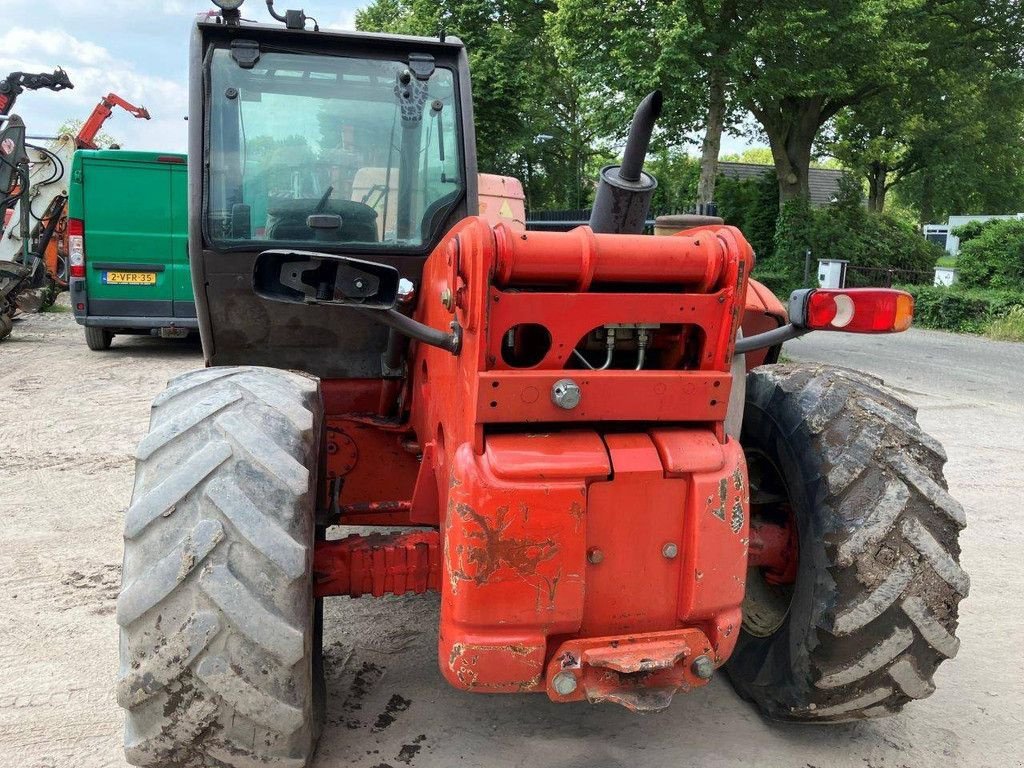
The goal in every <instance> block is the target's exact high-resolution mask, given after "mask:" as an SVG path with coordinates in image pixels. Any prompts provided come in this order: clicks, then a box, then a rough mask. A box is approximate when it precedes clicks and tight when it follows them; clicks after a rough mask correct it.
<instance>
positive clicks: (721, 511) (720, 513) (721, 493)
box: [708, 477, 729, 522]
mask: <svg viewBox="0 0 1024 768" xmlns="http://www.w3.org/2000/svg"><path fill="white" fill-rule="evenodd" d="M728 498H729V481H728V480H727V479H726V478H724V477H723V478H722V479H721V480H719V482H718V506H717V507H715V508H714V509H712V510H711V514H713V515H714V516H715V517H717V518H718V519H719V520H721V521H723V522H724V521H725V505H726V502H727V501H728ZM714 503H715V499H714V497H713V496H709V497H708V506H710V505H712V504H714Z"/></svg>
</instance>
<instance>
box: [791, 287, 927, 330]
mask: <svg viewBox="0 0 1024 768" xmlns="http://www.w3.org/2000/svg"><path fill="white" fill-rule="evenodd" d="M806 315H807V316H806V319H805V321H804V327H806V328H810V329H811V330H815V331H845V332H847V333H899V332H900V331H905V330H907V328H909V327H910V323H911V321H912V320H913V319H914V297H913V296H911V295H910V294H909V293H907V292H905V291H896V290H893V289H890V288H847V289H844V290H838V291H836V290H816V291H813V292H812V293H811V295H810V296H809V297H808V299H807V312H806Z"/></svg>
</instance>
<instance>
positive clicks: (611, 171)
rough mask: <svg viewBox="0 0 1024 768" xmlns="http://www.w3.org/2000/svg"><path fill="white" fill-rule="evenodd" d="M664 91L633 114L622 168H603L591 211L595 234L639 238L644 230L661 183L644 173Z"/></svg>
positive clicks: (644, 102)
mask: <svg viewBox="0 0 1024 768" xmlns="http://www.w3.org/2000/svg"><path fill="white" fill-rule="evenodd" d="M661 103H662V96H661V91H654V92H652V93H651V94H649V95H648V96H647V97H646V98H645V99H644V100H643V101H641V102H640V106H638V107H637V108H636V113H635V114H634V115H633V123H632V125H631V126H630V128H629V138H627V139H626V149H625V150H624V151H623V153H622V165H606V166H605V167H604V168H602V169H601V179H600V181H599V182H598V187H597V197H596V198H595V199H594V207H593V209H592V210H591V212H590V228H591V229H592V230H594V231H595V232H600V233H607V234H621V235H639V234H640V233H642V232H643V231H644V223H645V222H646V221H647V212H648V211H649V210H650V208H651V198H652V197H653V196H654V190H655V188H656V187H657V186H658V180H657V179H655V178H654V177H653V176H651V175H650V174H649V173H644V170H643V167H644V159H645V158H646V157H647V147H648V145H649V144H650V143H651V133H653V131H654V122H655V121H656V120H657V119H658V116H659V115H660V114H661Z"/></svg>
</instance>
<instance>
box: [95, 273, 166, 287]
mask: <svg viewBox="0 0 1024 768" xmlns="http://www.w3.org/2000/svg"><path fill="white" fill-rule="evenodd" d="M103 282H104V283H107V284H108V285H156V272H104V273H103Z"/></svg>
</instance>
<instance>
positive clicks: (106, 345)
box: [85, 325, 114, 352]
mask: <svg viewBox="0 0 1024 768" xmlns="http://www.w3.org/2000/svg"><path fill="white" fill-rule="evenodd" d="M113 340H114V334H112V333H111V332H110V331H108V330H107V329H106V328H96V327H95V326H91V325H87V326H85V343H86V345H87V346H88V347H89V349H91V350H92V351H93V352H104V351H106V350H108V349H110V344H111V342H112V341H113Z"/></svg>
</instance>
